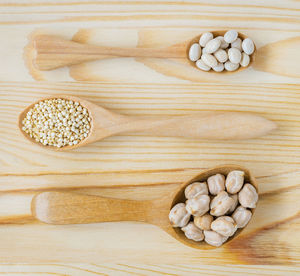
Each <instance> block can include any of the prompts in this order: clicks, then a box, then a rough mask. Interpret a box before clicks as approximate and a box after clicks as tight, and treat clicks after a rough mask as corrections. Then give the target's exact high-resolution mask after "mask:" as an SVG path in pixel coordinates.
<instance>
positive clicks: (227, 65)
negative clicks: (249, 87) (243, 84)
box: [225, 61, 239, 72]
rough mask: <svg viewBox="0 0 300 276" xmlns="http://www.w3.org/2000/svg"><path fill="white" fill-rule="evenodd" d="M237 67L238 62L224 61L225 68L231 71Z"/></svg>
mask: <svg viewBox="0 0 300 276" xmlns="http://www.w3.org/2000/svg"><path fill="white" fill-rule="evenodd" d="M238 68H239V64H238V63H232V62H231V61H226V62H225V69H226V70H227V71H230V72H232V71H235V70H236V69H238Z"/></svg>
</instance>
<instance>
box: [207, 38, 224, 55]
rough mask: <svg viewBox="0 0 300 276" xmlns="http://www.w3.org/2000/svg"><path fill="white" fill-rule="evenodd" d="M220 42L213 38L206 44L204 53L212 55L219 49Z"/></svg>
mask: <svg viewBox="0 0 300 276" xmlns="http://www.w3.org/2000/svg"><path fill="white" fill-rule="evenodd" d="M220 45H221V40H220V39H217V38H214V39H212V40H210V41H208V42H207V44H206V46H205V52H206V53H208V54H212V53H214V52H215V51H217V50H218V49H219V48H220Z"/></svg>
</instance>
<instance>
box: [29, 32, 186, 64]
mask: <svg viewBox="0 0 300 276" xmlns="http://www.w3.org/2000/svg"><path fill="white" fill-rule="evenodd" d="M33 43H34V48H35V51H36V55H35V60H34V65H35V67H36V68H37V69H39V70H53V69H56V68H59V67H64V66H69V65H74V64H78V63H82V62H86V61H93V60H98V59H105V58H112V57H156V58H176V57H177V58H178V57H180V58H182V57H185V56H186V52H185V45H184V44H182V45H181V44H180V45H174V46H171V47H166V48H120V47H105V46H95V45H89V44H82V43H78V42H74V41H70V40H66V39H63V38H61V37H59V36H54V35H37V36H35V37H34V38H33Z"/></svg>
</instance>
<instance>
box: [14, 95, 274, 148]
mask: <svg viewBox="0 0 300 276" xmlns="http://www.w3.org/2000/svg"><path fill="white" fill-rule="evenodd" d="M19 128H20V130H21V132H22V133H23V134H24V135H25V137H26V138H27V139H28V140H30V141H31V142H33V143H35V144H38V145H41V146H43V147H46V148H53V149H57V150H67V149H73V148H76V147H81V146H84V145H87V144H90V143H93V142H95V141H99V140H101V139H104V138H106V137H109V136H112V135H117V134H126V133H130V132H138V133H143V134H147V135H153V136H173V137H186V138H193V139H213V140H236V139H250V138H256V137H259V136H262V135H265V134H267V133H268V132H269V131H271V130H273V129H275V128H276V124H275V123H274V122H272V121H269V120H267V119H265V118H263V117H261V116H259V115H255V114H251V113H245V112H198V113H193V114H190V115H183V116H169V117H161V116H154V117H153V116H152V117H139V116H136V117H133V116H127V115H121V114H118V113H115V112H112V111H110V110H107V109H105V108H103V107H101V106H98V105H96V104H94V103H92V102H89V101H87V100H84V99H81V98H78V97H73V96H56V97H52V98H45V99H42V100H40V101H38V102H36V103H33V104H31V105H29V106H28V107H27V108H26V109H25V110H24V111H23V112H22V113H21V114H20V116H19Z"/></svg>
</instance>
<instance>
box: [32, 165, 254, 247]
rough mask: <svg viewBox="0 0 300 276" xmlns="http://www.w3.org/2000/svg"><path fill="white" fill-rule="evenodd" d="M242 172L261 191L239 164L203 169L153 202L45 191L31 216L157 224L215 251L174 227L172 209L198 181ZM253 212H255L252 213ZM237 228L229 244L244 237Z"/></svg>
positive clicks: (53, 220)
mask: <svg viewBox="0 0 300 276" xmlns="http://www.w3.org/2000/svg"><path fill="white" fill-rule="evenodd" d="M233 170H242V171H244V172H245V182H247V183H251V184H252V185H253V186H255V188H256V189H257V191H258V185H257V183H256V180H255V178H254V177H253V176H252V175H251V173H250V171H249V170H247V169H246V168H243V167H241V166H237V165H224V166H218V167H215V168H213V169H208V170H204V171H202V172H201V173H199V174H198V175H196V176H195V177H193V178H192V179H190V180H189V181H187V182H185V183H183V184H182V185H180V187H179V188H177V189H176V190H175V191H174V192H171V193H170V194H168V195H167V196H164V197H161V198H159V199H154V200H145V201H137V200H126V199H114V198H108V197H100V196H90V195H82V194H76V193H71V192H69V193H68V192H42V193H40V194H37V195H36V196H35V197H34V198H33V200H32V205H31V210H32V214H33V216H34V217H35V218H37V219H38V220H40V221H42V222H44V223H49V224H81V223H98V222H112V221H140V222H145V223H150V224H154V225H156V226H158V227H160V228H161V229H163V230H164V231H166V232H167V233H168V234H170V235H171V236H172V237H174V238H175V239H177V240H178V241H180V242H182V243H184V244H186V245H188V246H191V247H194V248H197V249H213V248H215V247H213V246H210V245H208V244H206V243H205V242H204V241H202V242H195V241H193V240H189V239H187V238H186V236H185V235H184V233H183V232H182V231H181V230H180V228H173V227H172V226H171V224H170V221H169V212H170V210H171V209H172V207H173V206H174V205H175V204H177V203H179V202H185V197H184V190H185V188H186V186H188V185H189V184H191V183H193V182H195V181H206V180H207V178H208V177H209V176H212V175H214V174H217V173H221V174H224V175H227V174H228V173H229V172H230V171H233ZM251 211H252V213H254V211H255V209H252V210H251ZM243 229H245V228H242V229H238V230H237V232H236V233H235V234H234V236H232V237H230V238H229V239H228V240H227V242H226V243H228V242H230V241H231V240H232V239H234V238H236V237H237V236H238V235H240V234H241V232H242V231H243Z"/></svg>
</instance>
